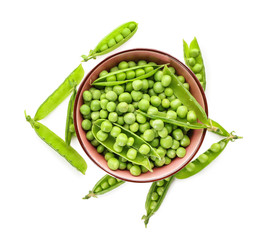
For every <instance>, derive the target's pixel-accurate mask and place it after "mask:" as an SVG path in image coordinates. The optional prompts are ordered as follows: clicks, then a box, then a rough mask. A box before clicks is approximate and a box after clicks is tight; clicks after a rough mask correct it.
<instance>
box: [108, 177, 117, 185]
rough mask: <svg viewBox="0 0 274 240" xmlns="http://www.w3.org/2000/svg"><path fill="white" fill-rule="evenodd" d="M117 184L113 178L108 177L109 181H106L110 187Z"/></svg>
mask: <svg viewBox="0 0 274 240" xmlns="http://www.w3.org/2000/svg"><path fill="white" fill-rule="evenodd" d="M116 183H117V180H116V179H115V178H114V177H110V178H109V179H108V184H109V185H110V186H113V185H115V184H116Z"/></svg>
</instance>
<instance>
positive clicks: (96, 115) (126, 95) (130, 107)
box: [80, 60, 197, 176]
mask: <svg viewBox="0 0 274 240" xmlns="http://www.w3.org/2000/svg"><path fill="white" fill-rule="evenodd" d="M148 64H149V65H151V66H155V65H156V63H154V62H149V63H148V62H146V61H145V60H140V61H138V62H134V61H129V62H126V61H122V62H120V63H119V64H118V65H117V66H115V67H113V68H111V69H109V71H107V70H103V71H102V72H101V73H100V74H99V77H104V76H106V81H123V80H125V79H126V80H127V79H133V78H134V76H136V75H138V74H140V73H137V71H138V72H140V71H142V72H145V71H146V69H143V68H138V69H136V70H135V71H134V70H129V71H124V72H121V73H120V74H124V75H125V76H120V77H117V76H116V77H115V75H111V77H113V76H114V77H115V79H114V78H113V79H111V80H110V79H108V78H107V75H108V73H112V72H115V71H118V70H122V69H128V68H132V67H134V66H142V65H148ZM146 68H147V67H146ZM169 69H170V71H172V73H174V74H176V72H175V69H174V68H173V67H169ZM117 75H118V74H117ZM177 77H178V79H179V81H181V82H182V83H183V84H184V87H185V88H186V89H189V85H188V83H186V82H185V79H184V77H183V76H177ZM170 83H171V77H170V76H169V75H164V74H163V71H162V70H158V71H157V72H156V73H155V74H154V75H153V76H151V77H149V78H148V79H142V80H133V81H131V82H127V83H124V84H119V85H115V86H112V87H110V86H93V87H91V88H90V89H89V90H87V91H84V92H83V100H84V104H83V105H82V106H81V107H80V112H81V114H82V116H83V121H82V128H83V129H84V130H85V131H86V137H87V139H88V140H89V141H90V142H91V144H92V145H93V146H94V147H96V148H97V151H98V152H99V153H102V154H104V156H105V159H106V160H107V161H108V166H109V168H110V169H112V170H117V169H120V170H126V169H127V170H129V171H130V173H131V174H132V175H134V176H138V175H140V174H141V173H145V172H147V171H148V170H147V169H146V168H145V167H143V166H138V165H136V164H132V163H131V162H130V161H127V160H125V159H123V158H122V157H119V156H118V155H116V154H114V153H112V152H110V151H109V150H107V149H105V147H104V146H103V145H101V144H100V143H99V142H98V141H97V140H96V139H95V137H94V136H93V134H92V132H91V128H92V124H93V122H94V121H96V120H98V119H106V120H107V121H105V124H104V125H106V126H105V132H104V131H100V134H99V136H97V138H98V139H99V138H100V139H101V140H104V138H107V136H108V134H111V135H112V136H115V137H116V142H115V143H113V144H114V146H113V147H115V148H116V151H117V150H118V152H119V151H120V150H121V149H122V147H123V146H125V145H128V146H130V145H132V144H133V143H132V141H133V140H134V139H133V140H132V139H128V138H126V137H125V136H124V135H123V134H121V135H120V131H119V127H117V126H112V123H117V124H119V125H121V126H123V127H124V128H126V129H128V130H130V131H131V132H133V133H135V134H137V135H138V136H140V137H141V138H143V139H144V140H145V141H146V142H147V143H148V144H150V145H151V146H152V147H153V148H155V149H156V152H157V153H158V154H159V155H160V157H161V158H160V159H159V158H156V157H150V161H151V165H152V168H153V167H162V166H164V165H168V164H170V163H171V161H172V160H173V159H174V158H176V157H180V158H181V157H184V156H185V154H186V149H185V148H186V147H187V146H188V145H189V144H190V138H189V136H188V135H189V132H188V129H186V128H183V127H179V126H175V125H172V124H169V123H165V122H163V121H162V120H160V119H156V120H152V119H149V118H147V117H145V116H144V115H142V114H140V113H137V112H136V110H141V111H143V112H146V113H147V114H156V113H157V112H158V111H160V112H165V113H166V114H167V117H168V118H172V119H186V120H187V121H188V122H197V116H196V114H195V112H194V111H191V110H188V108H187V107H186V106H184V105H183V104H182V103H181V101H180V100H179V99H177V98H176V96H175V95H174V93H173V89H172V88H170V87H169V85H170ZM108 131H109V132H108ZM144 148H145V147H144ZM135 151H136V150H135V149H133V150H130V151H129V152H128V157H129V158H134V156H136V152H135ZM144 154H145V152H144ZM145 155H146V154H145Z"/></svg>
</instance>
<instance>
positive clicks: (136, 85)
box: [132, 80, 143, 91]
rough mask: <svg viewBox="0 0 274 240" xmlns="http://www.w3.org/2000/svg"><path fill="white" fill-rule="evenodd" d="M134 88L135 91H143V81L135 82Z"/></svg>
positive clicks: (133, 83)
mask: <svg viewBox="0 0 274 240" xmlns="http://www.w3.org/2000/svg"><path fill="white" fill-rule="evenodd" d="M132 87H133V89H134V90H137V91H138V90H141V89H142V88H143V81H142V80H135V81H133V82H132Z"/></svg>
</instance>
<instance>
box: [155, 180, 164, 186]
mask: <svg viewBox="0 0 274 240" xmlns="http://www.w3.org/2000/svg"><path fill="white" fill-rule="evenodd" d="M164 184H165V180H160V181H157V182H156V185H157V186H158V187H162V186H164Z"/></svg>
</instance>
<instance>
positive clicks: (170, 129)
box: [165, 123, 172, 133]
mask: <svg viewBox="0 0 274 240" xmlns="http://www.w3.org/2000/svg"><path fill="white" fill-rule="evenodd" d="M165 128H166V129H167V131H168V133H171V132H172V125H171V124H169V123H166V124H165Z"/></svg>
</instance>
